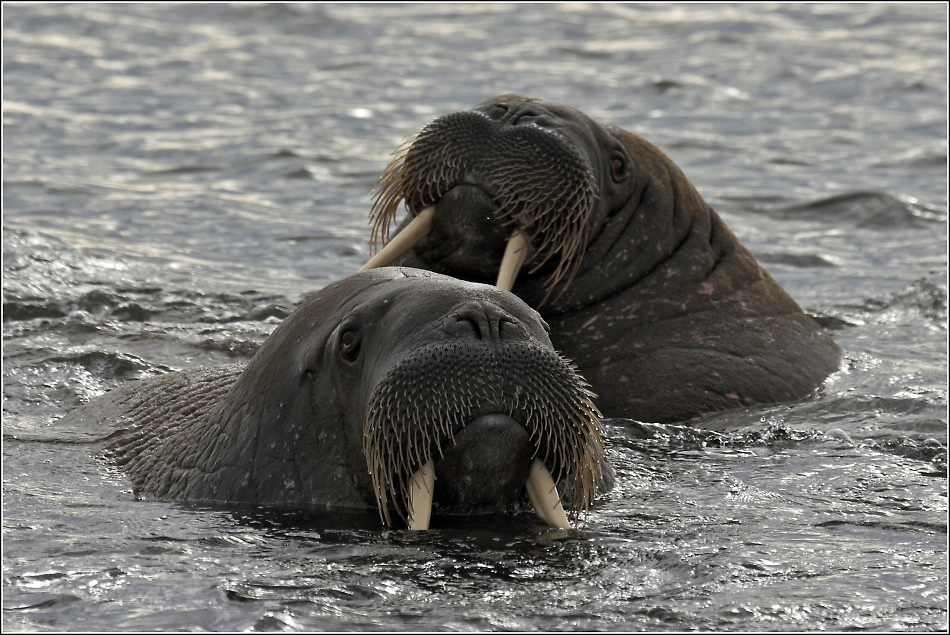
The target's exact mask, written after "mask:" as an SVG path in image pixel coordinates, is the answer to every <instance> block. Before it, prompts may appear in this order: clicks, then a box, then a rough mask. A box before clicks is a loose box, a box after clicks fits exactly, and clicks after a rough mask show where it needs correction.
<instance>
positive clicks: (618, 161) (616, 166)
mask: <svg viewBox="0 0 950 635" xmlns="http://www.w3.org/2000/svg"><path fill="white" fill-rule="evenodd" d="M610 174H611V175H612V176H613V177H614V180H615V181H617V180H620V179H622V178H623V177H624V176H626V174H627V162H626V161H624V160H623V157H620V156H615V157H613V158H612V159H611V160H610Z"/></svg>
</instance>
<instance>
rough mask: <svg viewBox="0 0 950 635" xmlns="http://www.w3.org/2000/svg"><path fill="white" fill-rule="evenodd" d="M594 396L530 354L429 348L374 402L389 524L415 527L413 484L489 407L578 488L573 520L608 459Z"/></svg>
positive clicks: (379, 486)
mask: <svg viewBox="0 0 950 635" xmlns="http://www.w3.org/2000/svg"><path fill="white" fill-rule="evenodd" d="M594 398H595V395H594V394H593V393H592V392H591V391H590V387H589V386H588V384H587V383H586V382H585V381H584V379H583V378H582V377H581V376H580V375H578V374H577V373H576V371H575V369H574V367H573V365H572V364H570V362H568V361H567V360H565V359H564V358H562V357H560V355H558V354H557V353H555V352H554V351H548V350H546V349H543V348H540V347H538V346H535V345H531V344H511V345H507V346H506V347H505V349H503V350H497V349H489V348H486V347H483V346H477V345H473V344H471V343H468V342H465V343H456V344H452V345H449V346H446V345H444V344H442V345H439V346H438V347H427V348H425V349H422V350H421V351H419V352H417V353H415V354H413V355H412V356H411V357H410V358H408V359H406V360H404V361H403V362H401V363H400V364H398V365H397V366H396V367H394V368H393V369H391V370H390V372H389V373H388V375H387V377H386V378H385V379H384V380H383V381H382V382H381V383H380V385H379V386H378V387H377V388H376V390H375V391H374V392H373V395H372V397H371V398H370V404H369V407H368V409H367V415H366V420H365V423H364V430H363V439H364V447H363V451H364V454H365V456H366V461H367V467H368V468H369V472H370V474H371V477H372V481H373V489H374V492H375V495H376V499H377V505H378V507H379V513H380V516H381V518H382V520H383V521H384V522H385V523H386V524H387V525H391V518H390V514H389V506H390V504H392V506H393V507H394V508H395V509H396V512H397V513H398V514H399V515H400V516H401V517H402V518H403V519H407V516H408V513H407V501H408V499H409V480H410V478H411V476H412V474H413V472H414V471H415V470H417V469H418V468H419V466H421V465H424V464H426V463H427V462H428V461H430V460H437V459H438V458H439V456H440V455H441V452H442V447H443V445H444V446H445V447H448V445H450V444H451V443H452V442H453V432H454V431H457V430H459V429H460V428H462V427H463V426H464V425H465V424H466V423H468V422H469V421H471V420H472V418H473V417H475V416H478V415H480V414H484V412H482V411H483V410H484V408H485V407H486V404H488V405H490V407H491V408H492V410H491V411H492V412H501V413H503V414H507V415H508V416H510V417H511V418H512V419H514V420H516V421H519V422H520V423H522V424H523V425H524V426H525V429H526V430H527V432H528V434H529V436H530V440H531V443H532V444H533V445H534V447H535V452H536V458H538V459H540V460H541V462H542V463H543V464H544V465H545V466H546V467H547V468H548V469H549V470H550V471H551V473H552V475H553V476H554V480H555V482H558V481H561V480H562V479H566V480H567V481H568V483H569V485H570V487H571V488H572V490H571V494H572V496H571V509H570V515H571V518H572V519H577V517H578V516H579V514H580V513H581V512H582V511H586V510H587V507H588V506H589V505H590V503H591V502H592V501H593V499H594V496H595V494H596V488H597V483H598V481H599V480H600V477H601V470H602V465H601V464H602V461H603V460H604V455H605V450H604V442H603V424H602V423H601V420H600V412H599V411H598V410H597V407H596V406H595V405H594V403H593V399H594Z"/></svg>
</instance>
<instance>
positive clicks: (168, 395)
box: [71, 268, 602, 519]
mask: <svg viewBox="0 0 950 635" xmlns="http://www.w3.org/2000/svg"><path fill="white" fill-rule="evenodd" d="M525 358H526V359H528V361H530V362H531V363H532V364H535V366H538V367H540V368H542V370H541V371H538V372H537V373H534V371H524V372H521V373H519V376H518V377H515V378H510V377H508V376H507V375H506V374H505V369H506V368H507V367H508V366H509V365H510V364H518V363H520V362H519V360H522V359H525ZM486 360H488V361H486ZM539 365H540V366H539ZM407 368H408V369H413V370H412V372H407V371H406V370H405V369H407ZM457 368H461V369H464V373H462V376H461V377H458V376H453V372H454V369H457ZM417 369H424V370H426V372H428V373H429V375H427V376H424V377H419V376H416V375H415V373H416V372H417ZM418 372H420V373H421V371H418ZM533 373H534V374H533ZM471 375H476V376H482V375H484V376H485V378H486V381H487V382H488V383H490V384H491V386H490V388H488V389H486V388H484V387H483V388H479V383H478V381H476V380H475V379H472V380H470V379H469V376H471ZM555 375H557V376H558V377H559V378H558V377H555ZM446 378H450V379H452V380H454V381H455V382H456V383H454V384H450V383H449V379H446ZM583 386H584V384H583V380H582V379H581V378H579V377H577V376H576V375H575V374H574V373H573V370H572V369H571V368H570V366H569V364H568V363H567V362H565V361H564V360H563V359H562V358H560V357H559V356H558V355H557V354H556V353H554V351H553V348H552V346H551V343H550V340H549V339H548V335H547V333H546V325H545V324H544V322H543V321H542V320H541V319H540V317H539V316H538V314H537V313H536V312H535V311H534V310H532V309H531V308H529V307H528V306H527V305H526V304H524V303H523V302H522V301H521V300H519V299H518V298H517V297H515V296H514V295H512V294H510V293H508V292H506V291H502V290H499V289H497V288H494V287H490V286H485V285H478V284H472V283H467V282H461V281H458V280H454V279H451V278H446V277H444V276H440V275H437V274H433V273H431V272H426V271H418V270H411V269H398V268H384V269H377V270H374V271H370V272H365V273H360V274H356V275H353V276H349V277H347V278H344V279H343V280H341V281H338V282H336V283H334V284H331V285H329V286H327V287H325V288H324V289H322V290H320V291H319V292H318V293H316V294H315V295H314V296H312V297H311V298H309V299H308V300H307V301H305V302H304V303H303V304H302V305H301V306H300V307H299V308H298V309H297V310H296V311H295V312H294V313H293V314H292V315H290V316H289V317H288V318H287V319H286V320H285V321H284V322H283V323H282V324H280V325H279V326H278V328H277V329H275V331H274V332H273V333H272V334H271V336H270V337H269V338H268V339H267V340H266V341H265V343H264V344H263V345H262V346H261V348H260V350H259V351H258V353H257V354H256V355H255V357H254V358H253V359H252V360H251V361H250V362H249V363H248V365H247V367H246V368H244V367H242V366H241V365H231V366H225V367H218V368H205V369H197V370H191V371H183V372H178V373H170V374H169V375H166V376H164V377H161V378H159V379H156V380H150V381H142V382H137V383H136V384H135V385H132V386H130V387H129V388H126V389H123V390H118V391H115V392H113V393H110V394H108V395H105V396H104V397H103V398H101V399H99V400H97V401H94V402H91V403H90V404H86V405H85V406H83V407H82V408H81V409H79V410H78V411H77V412H75V413H73V414H72V415H71V416H74V417H79V418H89V419H95V420H97V421H101V420H114V421H115V422H116V423H117V424H118V425H119V426H123V427H125V428H126V429H125V430H123V431H121V432H120V433H118V435H115V438H114V440H112V442H111V443H110V445H109V447H108V448H107V453H108V454H109V455H110V456H111V458H112V459H114V460H115V461H116V463H118V464H119V465H120V466H122V467H123V468H124V469H125V470H126V471H127V472H128V473H129V475H130V477H131V479H132V481H133V483H134V485H135V488H136V490H137V491H138V492H139V493H141V494H144V495H147V496H151V497H158V498H164V499H177V500H188V501H202V502H224V503H250V504H259V505H269V506H281V507H290V508H298V509H325V508H358V509H376V508H377V505H378V504H379V503H378V501H377V494H376V492H375V491H374V486H373V480H372V476H371V474H370V469H369V466H368V460H367V452H366V447H367V446H366V445H365V444H366V443H367V438H369V437H370V436H372V435H371V432H372V430H371V426H370V425H369V423H368V421H370V420H371V419H372V417H370V413H369V409H370V408H374V407H376V406H375V404H376V403H377V402H381V403H385V402H383V401H381V399H380V398H379V397H378V393H380V392H381V389H382V387H387V388H388V389H389V390H388V393H387V394H390V395H391V396H390V397H389V399H390V402H388V403H390V405H386V406H385V407H384V408H382V411H380V408H377V411H375V412H374V413H373V416H374V417H375V420H378V421H379V425H380V426H381V427H380V428H379V429H378V430H377V431H376V432H374V433H373V434H375V435H376V437H375V438H377V439H379V440H380V444H382V445H381V446H380V447H379V448H376V449H375V450H379V451H378V453H377V454H378V456H381V457H383V460H384V463H382V466H383V468H388V469H383V471H385V472H386V473H385V474H383V475H381V478H382V479H383V484H382V486H383V487H384V488H385V487H387V486H388V487H389V488H390V489H391V491H390V492H388V494H389V496H388V504H389V505H390V507H387V509H386V510H383V509H380V510H379V511H380V514H381V516H384V515H385V516H386V518H387V519H388V518H389V512H390V511H392V510H395V511H396V512H397V513H398V514H399V515H401V516H403V517H404V518H405V516H406V514H405V504H406V493H405V491H404V490H401V489H400V488H399V487H398V485H399V483H400V481H398V479H403V480H405V479H406V478H407V477H408V473H407V472H411V471H412V470H414V469H416V468H417V467H418V463H421V462H424V461H425V459H426V458H432V459H434V460H435V474H436V479H437V487H436V499H435V503H434V507H433V508H434V509H436V508H438V509H439V510H441V511H446V512H448V513H459V514H470V513H482V512H504V511H511V510H512V509H514V508H517V507H518V506H520V505H521V504H522V496H523V494H524V483H525V478H526V475H527V473H528V469H529V466H530V464H531V461H532V460H533V457H535V456H536V455H537V457H538V458H539V459H542V460H544V461H545V465H548V466H549V467H550V469H551V471H552V473H553V474H556V475H558V476H559V477H569V476H573V475H577V474H578V473H579V471H578V469H577V466H574V465H569V464H567V463H568V461H567V460H566V459H565V458H564V456H566V455H564V454H563V453H562V454H559V453H558V452H557V451H556V450H555V451H549V450H550V448H551V447H555V446H556V445H557V444H556V443H552V442H550V436H549V433H550V431H551V430H553V429H554V428H557V427H558V426H561V425H568V423H570V422H577V421H581V422H582V423H581V425H582V426H583V425H587V424H590V425H591V426H593V428H591V429H589V430H585V432H591V433H592V436H591V437H589V439H588V441H591V443H592V444H593V445H595V446H596V445H599V444H601V441H600V437H599V428H597V426H599V425H600V424H599V421H598V420H597V419H596V417H595V415H596V410H595V409H593V406H591V405H590V402H589V400H587V404H588V406H589V407H587V409H586V410H585V407H574V408H573V410H572V409H571V408H570V407H565V406H563V404H562V405H561V406H552V408H551V410H550V412H548V413H546V414H545V416H546V417H547V419H546V420H545V422H543V424H538V425H541V427H542V428H544V426H550V428H544V429H535V428H532V425H535V424H531V423H526V422H528V421H529V419H528V418H527V415H526V414H525V413H524V412H522V410H521V409H520V408H519V406H517V405H514V406H513V405H511V403H512V399H513V398H514V399H516V400H518V402H519V403H527V402H528V401H529V399H528V397H530V396H531V394H532V393H534V394H535V396H536V397H537V400H538V401H539V402H541V403H554V402H555V401H556V396H554V395H552V394H548V393H549V392H551V391H555V392H556V390H560V389H565V390H567V392H569V393H570V392H571V391H574V390H576V391H577V392H576V394H577V395H581V397H582V398H583V399H586V397H583V396H584V394H585V392H584V389H583ZM383 392H385V391H383ZM516 393H524V394H516ZM572 394H573V393H572ZM513 395H514V397H513ZM374 399H375V401H374ZM583 399H582V400H583ZM463 401H464V402H465V403H464V405H460V404H461V402H463ZM391 404H395V406H394V405H391ZM396 406H399V407H401V408H402V409H403V410H404V411H406V412H409V413H410V414H409V415H405V414H399V415H396V414H391V413H390V412H389V411H390V410H392V411H395V410H396ZM426 408H428V409H429V418H430V419H433V420H437V422H436V423H438V424H439V425H445V426H447V427H448V433H449V438H447V437H446V435H445V434H444V433H439V432H437V431H434V430H432V429H429V430H427V429H425V427H424V425H423V423H421V422H420V421H417V420H414V419H413V418H412V416H411V413H412V412H414V411H418V410H424V409H426ZM559 408H560V410H559ZM400 417H401V418H400ZM572 417H573V419H572ZM578 417H579V419H578ZM535 419H537V417H535ZM433 425H435V424H433ZM594 428H596V429H594ZM397 430H399V431H400V432H395V431H397ZM400 434H401V435H404V436H403V437H398V436H396V435H400ZM532 435H533V436H532ZM409 437H412V439H414V440H415V441H414V442H410V441H409V440H407V439H408V438H409ZM452 437H454V440H453V438H452ZM407 446H412V448H413V450H412V451H413V452H415V453H416V455H417V456H421V458H417V459H412V458H409V459H407V460H406V461H407V464H406V465H404V466H403V467H402V468H399V467H398V466H397V465H396V463H398V460H397V458H398V457H396V458H393V457H392V455H394V454H396V451H395V450H393V448H396V449H402V448H405V447H407ZM380 448H381V449H380ZM375 450H374V451H375ZM594 450H595V455H596V456H592V457H591V458H592V460H593V463H594V464H595V465H593V467H594V468H596V469H595V471H596V474H595V473H593V472H592V473H590V474H588V475H587V477H588V480H590V478H591V477H593V478H596V477H598V476H599V475H600V467H601V466H600V461H601V460H602V445H600V447H596V448H594ZM399 456H402V455H399ZM390 459H392V461H391V463H387V462H386V461H390ZM377 468H378V469H382V468H379V466H377ZM400 470H401V472H400ZM581 471H583V470H581ZM390 477H391V478H392V479H395V480H393V482H392V483H390V482H388V481H386V480H385V479H386V478H390ZM581 495H582V498H584V500H583V501H578V502H579V503H581V504H582V505H584V506H586V504H587V503H589V502H590V500H591V499H592V497H593V491H590V488H588V490H587V491H582V492H581ZM383 512H385V514H384V513H383ZM393 518H395V516H393Z"/></svg>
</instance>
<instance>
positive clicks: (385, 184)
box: [370, 111, 597, 304]
mask: <svg viewBox="0 0 950 635" xmlns="http://www.w3.org/2000/svg"><path fill="white" fill-rule="evenodd" d="M466 175H475V176H476V178H477V179H478V185H480V186H481V187H483V188H484V189H485V190H486V191H487V192H489V194H490V195H491V196H492V197H493V198H494V199H495V202H496V204H497V205H498V207H497V209H496V210H495V211H494V212H493V213H494V215H495V217H496V218H497V219H498V220H499V221H500V222H501V223H502V224H503V225H506V226H512V227H513V228H514V229H519V230H521V231H522V232H524V233H525V234H526V236H527V237H528V239H529V241H530V243H531V246H532V250H531V253H530V255H529V256H528V260H527V262H526V264H530V265H531V269H530V273H535V272H537V271H538V270H539V269H540V268H541V267H543V266H544V265H545V264H546V263H547V262H548V261H549V260H551V259H552V258H554V257H555V256H557V257H558V261H557V266H556V267H555V269H554V271H553V272H552V273H551V275H550V276H549V277H548V278H547V280H546V281H545V289H546V295H545V297H544V299H543V300H542V301H541V304H544V302H546V301H547V300H548V298H549V297H550V296H551V293H552V291H553V290H554V288H555V286H556V285H558V284H559V283H560V282H562V281H563V282H564V284H563V287H562V288H561V290H560V291H559V292H558V295H560V293H561V292H563V290H564V289H565V288H567V286H568V285H569V284H570V282H571V280H573V278H574V276H575V274H576V273H577V269H578V267H579V266H580V263H581V260H582V258H583V255H584V250H585V249H586V246H587V239H588V232H589V226H588V220H589V218H590V216H591V214H592V212H593V208H594V201H595V200H596V198H597V185H596V179H595V177H594V172H593V169H592V167H591V166H590V165H589V164H588V162H587V161H586V159H584V158H583V157H582V155H581V154H580V153H579V152H578V151H577V150H576V149H574V147H573V146H571V145H570V144H568V143H567V142H566V141H564V140H563V138H562V137H561V136H560V135H559V134H558V133H556V132H554V131H551V130H547V129H544V128H540V127H538V126H533V125H525V126H517V127H509V128H505V129H503V130H502V129H500V128H499V124H497V123H496V122H494V121H492V120H491V119H490V118H488V117H487V116H486V115H484V114H482V113H478V112H470V111H467V112H460V113H453V114H450V115H446V116H444V117H441V118H439V119H436V120H435V121H433V122H432V123H430V124H429V125H427V126H426V127H425V128H423V129H422V131H421V132H420V133H419V134H418V135H417V136H416V137H415V138H414V139H409V140H407V141H405V142H404V143H402V144H401V145H400V146H399V148H398V149H397V150H396V152H395V153H394V158H393V160H392V161H391V162H390V163H389V165H388V166H387V167H386V169H385V170H384V171H383V173H382V175H381V176H380V178H379V180H378V181H377V183H376V185H375V186H374V188H373V189H374V190H375V192H376V193H375V194H374V196H373V199H374V202H373V208H372V211H371V214H370V218H371V223H372V226H373V238H372V243H371V244H372V246H373V248H374V249H375V247H376V245H377V244H378V243H379V242H380V241H382V242H383V243H385V242H387V241H388V240H389V235H390V228H391V226H392V225H393V224H394V222H395V217H396V212H397V209H398V207H399V203H400V202H405V204H406V207H407V208H410V209H411V211H412V212H414V213H417V212H419V211H420V210H421V209H422V208H423V207H425V206H429V205H433V204H435V203H437V202H438V201H439V199H441V198H442V196H444V195H445V193H446V192H447V191H448V190H450V189H451V188H453V187H455V186H456V185H459V184H460V183H462V182H463V181H462V180H463V179H464V178H466Z"/></svg>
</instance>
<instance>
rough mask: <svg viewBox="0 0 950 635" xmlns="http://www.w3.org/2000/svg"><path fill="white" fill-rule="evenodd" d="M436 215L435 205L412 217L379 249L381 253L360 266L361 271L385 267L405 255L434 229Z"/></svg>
mask: <svg viewBox="0 0 950 635" xmlns="http://www.w3.org/2000/svg"><path fill="white" fill-rule="evenodd" d="M434 215H435V207H434V206H432V207H427V208H425V209H424V210H422V211H421V212H419V213H418V214H416V217H415V218H414V219H412V222H411V223H409V224H408V225H406V227H405V228H404V229H403V230H402V231H401V232H399V233H398V234H396V235H395V236H393V239H392V240H390V241H389V242H388V243H387V244H386V246H385V247H383V248H382V249H380V250H379V253H378V254H376V255H375V256H373V257H372V258H370V259H369V261H368V262H367V263H366V264H365V265H363V266H362V267H360V271H366V270H367V269H375V268H376V267H385V266H386V265H388V264H391V263H393V262H394V261H395V260H396V258H398V257H399V256H401V255H403V254H404V253H406V252H407V251H409V250H410V249H412V248H413V247H415V246H416V245H417V244H418V243H419V241H420V240H422V239H423V238H425V237H426V236H427V235H428V234H429V232H430V231H431V230H432V217H433V216H434Z"/></svg>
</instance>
